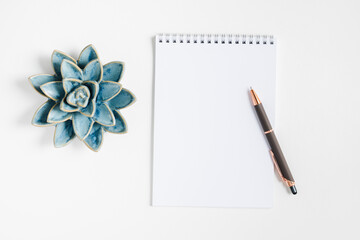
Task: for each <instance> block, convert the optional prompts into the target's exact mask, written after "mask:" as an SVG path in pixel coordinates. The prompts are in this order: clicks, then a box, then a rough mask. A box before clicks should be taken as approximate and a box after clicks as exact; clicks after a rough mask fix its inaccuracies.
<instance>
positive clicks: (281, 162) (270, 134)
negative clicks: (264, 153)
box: [255, 103, 294, 182]
mask: <svg viewBox="0 0 360 240" xmlns="http://www.w3.org/2000/svg"><path fill="white" fill-rule="evenodd" d="M255 111H256V114H257V116H258V118H259V121H260V123H261V126H262V128H263V130H264V133H265V136H266V138H267V141H268V143H269V145H270V148H271V151H272V152H273V153H274V156H275V161H276V163H277V164H278V166H279V169H280V171H281V174H282V175H283V177H284V178H286V179H287V180H290V181H292V182H294V178H293V176H292V174H291V172H290V169H289V166H288V165H287V163H286V160H285V157H284V154H283V152H282V151H281V148H280V145H279V142H278V140H277V138H276V136H275V133H274V131H273V130H272V126H271V124H270V121H269V119H268V117H267V115H266V113H265V110H264V107H263V105H262V103H260V104H258V105H255Z"/></svg>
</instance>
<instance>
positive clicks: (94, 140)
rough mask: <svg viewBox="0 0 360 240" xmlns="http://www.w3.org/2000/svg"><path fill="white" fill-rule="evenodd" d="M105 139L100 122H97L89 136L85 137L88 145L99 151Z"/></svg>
mask: <svg viewBox="0 0 360 240" xmlns="http://www.w3.org/2000/svg"><path fill="white" fill-rule="evenodd" d="M102 140H103V130H102V127H101V125H100V124H98V123H95V124H94V126H93V128H92V129H91V132H90V134H89V136H87V138H85V140H84V142H85V144H86V146H88V147H89V148H90V149H91V150H93V151H95V152H97V151H99V150H100V147H101V144H102Z"/></svg>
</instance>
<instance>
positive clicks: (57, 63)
mask: <svg viewBox="0 0 360 240" xmlns="http://www.w3.org/2000/svg"><path fill="white" fill-rule="evenodd" d="M65 59H66V60H69V61H71V62H73V63H76V60H75V59H73V58H72V57H71V56H69V55H67V54H65V53H63V52H60V51H58V50H55V51H54V52H53V54H52V56H51V62H52V65H53V68H54V71H55V73H56V75H57V76H59V77H61V63H62V61H63V60H65Z"/></svg>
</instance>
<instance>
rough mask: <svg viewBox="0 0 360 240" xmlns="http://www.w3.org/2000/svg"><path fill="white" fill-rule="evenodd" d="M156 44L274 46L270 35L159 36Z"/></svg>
mask: <svg viewBox="0 0 360 240" xmlns="http://www.w3.org/2000/svg"><path fill="white" fill-rule="evenodd" d="M156 41H157V42H158V43H193V44H235V45H239V44H240V45H244V44H249V45H266V44H270V45H273V44H275V40H274V37H273V36H272V35H240V34H234V35H233V34H159V35H157V37H156Z"/></svg>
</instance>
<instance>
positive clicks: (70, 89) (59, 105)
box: [29, 45, 135, 151]
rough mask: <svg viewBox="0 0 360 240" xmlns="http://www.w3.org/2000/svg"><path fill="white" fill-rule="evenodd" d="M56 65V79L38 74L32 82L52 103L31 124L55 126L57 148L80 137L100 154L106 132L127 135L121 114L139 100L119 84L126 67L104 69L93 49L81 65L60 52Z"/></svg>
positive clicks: (88, 49) (115, 64) (56, 53)
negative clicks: (122, 110) (121, 111)
mask: <svg viewBox="0 0 360 240" xmlns="http://www.w3.org/2000/svg"><path fill="white" fill-rule="evenodd" d="M51 61H52V65H53V68H54V72H55V74H38V75H34V76H31V77H30V78H29V80H30V83H31V84H32V86H33V87H34V88H35V90H37V91H38V92H39V93H40V94H42V95H43V96H45V97H47V98H48V99H47V101H46V102H45V103H44V104H43V105H41V106H40V108H39V109H38V110H37V111H36V113H35V115H34V117H33V120H32V124H33V125H35V126H41V127H42V126H55V135H54V145H55V147H62V146H65V145H66V144H67V143H68V142H69V141H70V140H71V139H73V138H74V137H75V136H77V137H78V138H79V139H80V140H82V141H83V142H84V143H85V144H86V145H87V146H88V147H89V148H90V149H91V150H94V151H98V150H99V149H100V146H101V143H102V141H103V133H104V131H106V132H110V133H125V132H126V131H127V126H126V122H125V120H124V119H123V117H122V116H121V114H120V112H119V110H120V109H122V108H125V107H127V106H129V105H130V104H132V103H133V102H134V101H135V97H134V95H133V94H132V93H131V92H130V91H129V90H127V89H125V88H122V86H121V84H120V83H119V82H120V79H121V76H122V73H123V70H124V64H123V63H122V62H110V63H108V64H105V65H104V66H102V65H101V63H100V60H99V58H98V54H97V52H96V50H95V48H94V47H93V46H92V45H89V46H87V47H85V48H84V49H83V50H82V52H81V53H80V56H79V59H78V60H77V61H76V60H75V59H73V58H72V57H70V56H69V55H67V54H65V53H62V52H60V51H57V50H55V51H54V52H53V54H52V57H51Z"/></svg>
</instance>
